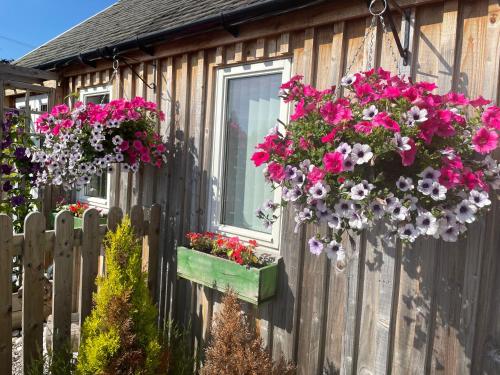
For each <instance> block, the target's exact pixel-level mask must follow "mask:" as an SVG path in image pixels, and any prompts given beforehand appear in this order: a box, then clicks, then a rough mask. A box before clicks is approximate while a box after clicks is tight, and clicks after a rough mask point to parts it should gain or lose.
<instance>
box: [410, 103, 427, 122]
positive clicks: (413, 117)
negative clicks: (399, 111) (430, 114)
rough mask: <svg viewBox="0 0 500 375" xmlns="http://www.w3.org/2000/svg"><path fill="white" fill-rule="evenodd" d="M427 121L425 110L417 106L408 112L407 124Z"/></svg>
mask: <svg viewBox="0 0 500 375" xmlns="http://www.w3.org/2000/svg"><path fill="white" fill-rule="evenodd" d="M424 121H427V110H426V109H420V108H418V107H417V106H413V107H411V108H410V110H409V111H408V123H410V124H413V123H415V122H424Z"/></svg>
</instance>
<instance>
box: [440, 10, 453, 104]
mask: <svg viewBox="0 0 500 375" xmlns="http://www.w3.org/2000/svg"><path fill="white" fill-rule="evenodd" d="M457 27H458V0H447V1H445V2H444V8H443V25H442V27H441V40H440V42H441V43H440V46H439V51H440V52H441V58H440V59H439V70H438V74H439V78H438V89H439V93H440V94H445V93H447V92H449V91H451V90H452V89H453V77H454V76H455V72H454V70H455V68H456V67H455V51H456V45H457V31H458V30H457Z"/></svg>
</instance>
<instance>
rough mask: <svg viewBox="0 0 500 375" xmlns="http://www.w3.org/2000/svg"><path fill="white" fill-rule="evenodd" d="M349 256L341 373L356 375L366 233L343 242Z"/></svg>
mask: <svg viewBox="0 0 500 375" xmlns="http://www.w3.org/2000/svg"><path fill="white" fill-rule="evenodd" d="M343 245H344V248H345V251H346V256H347V267H346V275H347V286H346V294H347V296H346V303H345V310H344V311H345V312H344V315H345V328H344V329H345V332H344V335H343V338H342V353H343V354H342V358H341V363H340V365H341V373H342V374H346V375H348V374H355V373H356V368H357V359H358V345H359V325H360V316H361V302H362V300H363V288H362V285H363V278H364V270H365V267H364V262H365V255H366V233H365V232H363V233H362V234H361V235H360V236H356V237H355V238H349V239H347V240H344V241H343Z"/></svg>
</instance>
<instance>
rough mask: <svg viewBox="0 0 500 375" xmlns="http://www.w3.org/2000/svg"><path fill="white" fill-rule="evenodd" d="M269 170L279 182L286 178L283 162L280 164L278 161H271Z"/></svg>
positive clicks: (272, 178)
mask: <svg viewBox="0 0 500 375" xmlns="http://www.w3.org/2000/svg"><path fill="white" fill-rule="evenodd" d="M267 171H268V173H269V177H270V178H271V180H272V181H275V182H278V183H279V182H281V181H283V179H284V178H285V169H284V168H283V166H282V165H281V164H278V163H276V162H271V163H270V164H269V165H268V166H267Z"/></svg>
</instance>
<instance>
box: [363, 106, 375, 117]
mask: <svg viewBox="0 0 500 375" xmlns="http://www.w3.org/2000/svg"><path fill="white" fill-rule="evenodd" d="M377 113H378V109H377V107H375V106H374V105H373V104H372V105H371V106H369V107H368V108H365V109H363V120H368V121H369V120H371V119H373V118H374V117H375V116H376V115H377Z"/></svg>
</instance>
